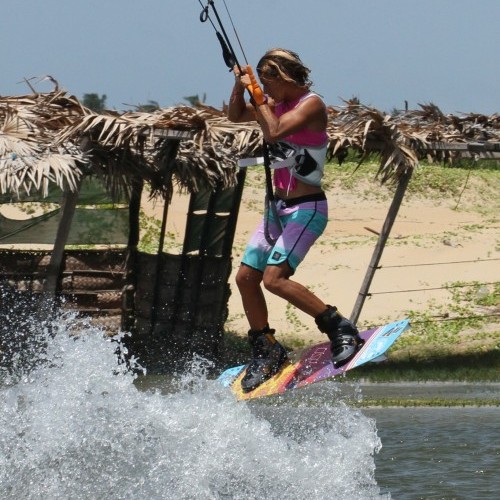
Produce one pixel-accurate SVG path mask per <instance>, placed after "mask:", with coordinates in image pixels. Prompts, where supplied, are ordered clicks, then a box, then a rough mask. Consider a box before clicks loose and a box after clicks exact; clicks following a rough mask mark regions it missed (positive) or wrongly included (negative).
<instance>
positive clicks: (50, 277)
mask: <svg viewBox="0 0 500 500" xmlns="http://www.w3.org/2000/svg"><path fill="white" fill-rule="evenodd" d="M80 184H81V179H80V180H79V181H78V182H77V185H76V189H75V191H71V189H70V188H69V187H66V188H65V190H64V196H63V203H62V209H61V210H62V216H61V220H60V222H59V226H58V227H57V235H56V240H55V242H54V248H53V250H52V254H51V256H50V262H49V265H48V266H47V274H46V278H45V284H44V287H43V295H44V298H45V299H54V298H55V296H56V293H57V288H58V282H59V276H60V275H61V272H62V270H63V265H64V263H63V259H64V248H65V246H66V242H67V241H68V236H69V232H70V229H71V222H72V221H73V215H74V214H75V208H76V203H77V200H78V194H79V191H80Z"/></svg>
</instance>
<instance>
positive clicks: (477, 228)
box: [225, 158, 500, 404]
mask: <svg viewBox="0 0 500 500" xmlns="http://www.w3.org/2000/svg"><path fill="white" fill-rule="evenodd" d="M499 167H500V163H499V162H482V163H481V162H480V163H473V162H471V161H467V162H466V161H464V162H461V163H459V164H456V165H455V166H446V165H436V164H428V163H426V162H423V163H422V164H421V166H420V167H419V168H418V169H417V170H416V171H415V172H414V175H413V177H412V180H411V182H410V184H409V187H408V191H407V194H406V197H405V202H406V201H408V200H410V199H411V198H412V197H416V198H419V199H420V198H421V199H427V200H429V201H430V202H431V203H432V202H433V201H434V200H435V201H436V203H438V202H441V201H442V200H443V199H446V200H448V201H449V200H451V201H453V202H455V210H462V211H471V212H476V213H479V214H481V215H482V216H483V222H482V223H480V224H470V225H466V226H463V227H461V228H460V231H459V233H452V232H448V233H446V234H445V233H440V234H439V235H437V236H434V235H414V236H412V237H410V238H405V239H404V240H394V241H393V242H391V244H393V245H412V246H427V245H430V244H431V243H432V242H431V241H428V240H429V239H435V238H436V237H439V238H440V239H445V238H449V239H452V240H453V241H455V240H456V241H458V242H459V241H462V239H474V237H475V235H476V234H480V233H482V232H484V231H488V230H491V229H492V227H493V228H494V227H495V225H497V224H498V222H499V216H498V214H499V213H500V199H499V197H498V193H499V192H500V168H499ZM377 170H378V164H377V162H376V160H374V161H368V162H366V163H363V164H362V165H360V166H358V164H357V162H356V161H355V159H354V158H350V159H348V161H346V162H345V163H343V164H342V165H338V164H337V163H329V164H327V165H326V168H325V188H326V189H327V190H330V191H332V192H335V191H337V190H341V191H346V192H351V193H354V194H355V195H356V196H359V198H360V201H366V200H368V201H370V200H374V201H380V200H383V201H387V202H389V201H390V200H391V199H392V196H393V193H394V189H395V188H394V186H393V185H387V186H381V185H380V183H379V182H378V180H376V173H377ZM246 182H247V185H248V186H251V187H260V188H262V187H263V185H264V177H263V175H261V173H260V172H258V171H255V173H253V171H252V174H251V175H248V176H247V181H246ZM259 210H260V206H259ZM375 240H376V238H371V237H367V238H364V239H363V240H360V239H359V238H358V239H357V240H356V241H354V242H352V244H353V245H360V244H371V245H373V244H374V241H375ZM349 244H351V242H347V243H339V245H349ZM495 250H496V251H499V250H500V238H498V240H497V244H496V248H495ZM495 255H496V254H493V253H492V254H491V257H494V256H495ZM443 287H447V289H448V292H449V294H450V298H449V300H448V301H447V302H446V303H445V304H438V303H434V302H429V303H428V305H427V307H426V310H425V311H424V312H421V311H412V310H409V311H407V312H406V313H407V315H408V317H410V319H411V321H412V328H411V330H410V331H409V332H407V333H405V334H404V335H403V337H402V338H401V339H399V340H398V342H397V343H396V344H395V345H394V346H393V348H392V349H391V350H390V351H389V353H388V355H389V359H388V361H386V362H384V363H379V364H376V365H375V364H369V365H366V366H365V367H360V368H357V369H356V370H354V371H353V372H351V373H350V375H349V379H351V380H352V379H358V380H359V379H365V380H370V381H374V382H389V381H390V382H395V381H414V382H423V381H469V382H486V381H494V382H498V381H500V284H499V283H494V284H491V285H482V284H480V283H476V282H471V283H466V282H462V281H455V282H452V283H445V284H443ZM287 316H288V319H289V320H290V321H291V323H292V324H295V321H294V316H293V310H292V309H287ZM387 320H388V318H381V319H380V324H382V323H384V322H387ZM296 326H297V328H299V327H300V326H301V325H298V324H297V325H296ZM226 339H228V343H229V345H232V346H233V347H236V346H237V348H236V351H235V352H236V353H237V356H238V357H239V361H238V362H245V361H246V360H248V357H249V355H250V351H249V348H248V346H247V344H246V340H245V339H241V338H239V337H238V336H237V335H234V334H232V333H231V332H228V333H227V334H226ZM303 346H304V342H303V341H302V340H300V338H298V337H297V338H294V337H289V338H288V339H287V341H286V347H287V348H291V349H298V348H301V347H303ZM230 351H231V349H229V350H226V351H225V358H226V361H227V364H231V358H232V360H234V357H232V355H231V352H230ZM227 364H226V366H227ZM429 404H431V403H429Z"/></svg>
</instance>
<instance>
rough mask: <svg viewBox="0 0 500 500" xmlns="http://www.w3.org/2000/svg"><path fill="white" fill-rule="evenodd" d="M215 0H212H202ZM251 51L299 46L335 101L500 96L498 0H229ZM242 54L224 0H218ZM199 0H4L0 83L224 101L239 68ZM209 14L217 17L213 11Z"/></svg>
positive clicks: (459, 104)
mask: <svg viewBox="0 0 500 500" xmlns="http://www.w3.org/2000/svg"><path fill="white" fill-rule="evenodd" d="M203 3H206V0H203ZM226 3H227V6H228V8H229V11H230V13H231V16H232V19H233V22H234V24H235V26H236V29H237V31H238V35H239V38H240V40H241V43H242V45H243V48H244V51H245V54H246V56H247V58H248V62H249V63H250V64H251V65H253V66H254V67H255V65H256V63H257V62H258V60H259V58H260V57H261V56H262V55H263V53H264V52H265V51H266V50H268V49H270V48H273V47H284V48H287V49H291V50H294V51H295V52H297V53H298V54H299V55H300V57H301V59H302V60H303V62H304V63H305V64H306V66H308V67H309V68H310V69H311V79H312V80H313V81H314V86H313V89H314V90H315V91H316V92H318V93H319V94H321V95H322V96H323V97H324V100H325V102H326V103H327V104H329V105H332V106H342V105H343V101H344V100H346V99H350V98H352V97H358V98H359V99H360V101H361V102H362V103H363V104H365V105H368V106H372V107H375V108H377V109H379V110H382V111H387V112H390V111H392V110H393V109H395V108H396V109H402V108H404V106H405V100H406V101H408V106H409V108H410V109H417V108H418V105H419V104H428V103H431V102H432V103H434V104H436V105H437V106H439V108H440V109H441V110H442V111H443V112H445V113H453V114H461V113H483V114H488V115H489V114H493V113H497V112H499V111H500V110H499V108H500V54H499V48H500V25H499V23H498V21H499V19H500V0H377V1H374V0H311V1H309V2H307V1H305V0H253V1H252V2H248V1H243V0H226ZM215 5H216V7H217V9H218V11H219V14H220V15H221V18H222V20H223V22H224V25H225V28H226V31H227V33H228V35H229V37H230V39H231V42H232V45H233V47H234V48H235V50H236V52H237V55H238V59H239V60H240V63H241V64H244V57H243V56H242V55H241V51H240V50H239V47H238V44H237V41H236V38H235V36H234V32H233V31H232V27H231V24H230V22H229V20H228V17H227V14H226V10H225V6H224V1H223V0H215ZM201 8H202V7H201V6H200V3H199V1H198V0H1V3H0V63H1V68H2V70H1V71H0V95H22V94H29V93H31V91H30V89H29V87H28V86H27V85H26V83H24V82H23V79H25V78H26V79H30V78H33V79H32V80H30V81H31V83H32V84H33V85H34V86H35V88H36V90H37V91H40V92H44V91H48V90H50V89H51V85H50V84H49V82H48V81H46V80H41V78H43V77H44V76H45V75H51V76H52V77H54V78H55V79H56V80H57V81H58V82H59V85H60V87H61V88H63V89H65V90H66V91H68V92H69V93H70V94H73V95H75V96H76V97H78V98H79V99H83V96H84V94H88V93H97V94H99V95H103V94H105V95H106V96H107V100H106V104H107V107H108V108H110V109H116V110H118V111H127V110H133V109H135V108H134V106H137V105H139V104H146V103H148V101H156V102H158V103H159V105H160V106H161V107H169V106H175V105H178V104H187V102H186V101H185V100H184V97H185V96H192V95H199V96H200V97H202V96H203V95H204V94H206V103H207V104H209V105H212V106H215V107H217V108H220V107H221V106H222V103H223V101H224V100H226V101H227V100H228V96H229V94H230V92H231V88H232V84H233V76H232V74H231V73H229V71H228V70H227V68H226V66H225V65H224V62H223V60H222V57H221V51H220V46H219V44H218V41H217V38H216V36H215V32H214V30H213V28H212V26H211V25H210V23H209V22H206V23H201V22H200V20H199V14H200V11H201ZM212 18H213V19H214V21H215V18H214V16H213V15H212Z"/></svg>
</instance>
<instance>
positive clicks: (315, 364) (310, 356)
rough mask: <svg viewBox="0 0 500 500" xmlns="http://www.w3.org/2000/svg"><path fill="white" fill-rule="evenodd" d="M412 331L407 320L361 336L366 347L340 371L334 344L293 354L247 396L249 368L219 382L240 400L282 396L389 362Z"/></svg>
mask: <svg viewBox="0 0 500 500" xmlns="http://www.w3.org/2000/svg"><path fill="white" fill-rule="evenodd" d="M409 327H410V321H409V320H408V319H403V320H400V321H395V322H393V323H389V324H387V325H383V326H379V327H377V328H371V329H370V330H366V331H364V332H361V333H360V336H361V338H362V339H363V340H364V344H363V346H362V347H361V349H360V350H359V351H358V352H357V353H356V355H355V356H354V358H352V359H351V361H349V362H348V363H347V364H345V365H344V366H341V367H340V368H335V367H334V366H333V363H332V361H331V352H330V342H324V343H322V344H317V345H314V346H311V347H308V348H306V349H303V350H300V351H296V352H292V353H289V360H288V361H287V363H285V365H284V366H283V367H282V369H281V370H280V371H279V372H278V373H277V374H276V375H274V377H271V378H270V379H269V380H267V381H266V382H264V383H263V384H261V385H259V386H258V387H257V388H255V389H254V390H253V391H250V392H244V391H243V390H242V388H241V379H242V378H243V376H244V375H245V369H246V366H247V365H240V366H235V367H232V368H229V369H227V370H225V371H224V372H222V374H221V375H220V376H219V377H218V380H219V381H220V382H221V383H222V384H223V385H224V386H226V387H231V389H232V391H233V392H234V393H235V395H236V397H237V399H238V400H241V399H255V398H261V397H264V396H271V395H274V394H282V393H284V392H286V391H290V390H292V389H299V388H301V387H305V386H306V385H309V384H314V383H316V382H320V381H321V380H326V379H328V378H332V377H336V376H338V375H341V374H343V373H345V372H347V371H349V370H352V369H353V368H356V367H358V366H361V365H363V364H365V363H368V362H370V361H381V360H383V359H385V357H384V353H385V352H386V351H387V349H389V347H391V346H392V344H394V342H395V341H396V340H397V339H398V337H399V336H400V335H401V334H402V333H403V332H405V331H406V330H407V329H408V328H409Z"/></svg>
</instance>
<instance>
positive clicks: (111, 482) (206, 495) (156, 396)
mask: <svg viewBox="0 0 500 500" xmlns="http://www.w3.org/2000/svg"><path fill="white" fill-rule="evenodd" d="M75 321H76V319H75V318H74V317H71V316H63V317H59V318H56V319H55V320H53V321H52V322H51V324H50V325H47V328H45V329H42V330H43V332H45V333H43V335H44V336H45V337H44V338H43V339H42V340H43V341H41V342H40V344H43V345H44V346H45V348H44V350H43V356H41V362H39V363H34V364H31V366H30V369H29V370H27V371H25V372H24V373H23V372H22V370H21V369H20V370H18V372H17V373H18V374H20V376H18V377H17V378H16V379H12V378H11V379H9V383H4V384H3V387H0V405H1V410H0V412H1V413H0V491H1V493H2V494H1V496H2V498H3V499H14V498H15V499H19V498H23V499H24V498H25V499H47V498H51V499H69V498H71V499H95V498H106V499H129V498H130V499H135V498H148V499H176V500H178V499H225V498H227V499H240V498H241V499H254V498H255V499H257V498H258V499H260V498H267V499H275V498H276V499H278V498H279V499H282V498H310V499H316V498H318V499H320V498H321V499H323V498H329V497H334V498H349V499H358V498H359V499H361V498H362V499H365V498H375V497H376V498H380V489H379V487H378V486H377V484H376V482H375V480H374V469H375V465H374V458H373V454H374V453H376V452H377V451H378V449H379V448H380V441H379V439H378V437H377V434H376V430H375V427H374V422H373V421H372V420H371V419H369V418H367V417H365V416H364V415H363V414H362V413H361V412H360V411H358V410H353V409H351V408H349V407H348V406H347V405H345V404H338V403H327V402H323V403H321V404H320V405H315V407H312V406H311V405H310V404H308V401H307V398H304V397H303V396H302V399H294V398H293V397H292V398H289V399H288V400H287V399H285V400H282V401H281V403H280V404H272V403H270V400H268V401H267V402H266V403H265V404H262V403H261V404H259V403H252V404H247V403H238V402H236V401H235V399H234V398H233V396H232V394H231V393H230V391H228V390H227V389H225V388H223V387H221V386H220V385H219V384H218V382H216V381H214V380H210V379H209V378H208V376H207V366H206V363H204V362H203V361H201V360H195V362H194V363H193V369H192V370H191V371H190V372H189V373H187V374H184V375H183V376H182V377H180V378H179V379H178V381H177V382H176V388H175V390H170V391H160V390H139V389H138V387H137V385H138V384H137V381H136V377H137V376H136V375H135V374H134V372H133V371H131V370H129V369H128V368H127V366H126V365H125V364H124V363H120V362H119V358H118V357H117V355H116V343H115V342H112V341H110V339H107V338H105V336H104V335H103V334H102V332H100V331H99V330H98V329H96V328H94V327H91V326H89V325H85V324H84V323H81V324H80V325H79V329H80V334H79V335H78V336H74V335H73V334H72V332H74V329H75ZM49 332H50V333H49ZM70 333H71V334H70ZM40 335H42V333H41V334H40ZM4 382H5V381H4Z"/></svg>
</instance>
